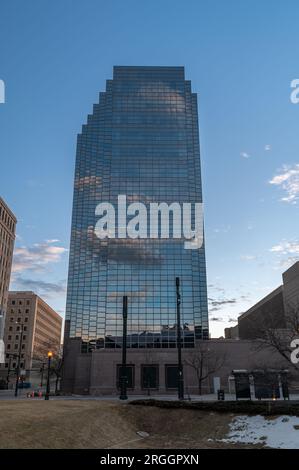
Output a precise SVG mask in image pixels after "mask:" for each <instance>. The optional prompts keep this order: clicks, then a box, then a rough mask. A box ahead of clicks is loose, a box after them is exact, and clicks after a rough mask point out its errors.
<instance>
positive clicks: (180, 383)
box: [175, 277, 184, 400]
mask: <svg viewBox="0 0 299 470" xmlns="http://www.w3.org/2000/svg"><path fill="white" fill-rule="evenodd" d="M175 285H176V314H177V348H178V399H179V400H184V376H183V364H182V343H181V294H180V278H179V277H176V278H175Z"/></svg>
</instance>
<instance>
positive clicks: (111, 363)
mask: <svg viewBox="0 0 299 470" xmlns="http://www.w3.org/2000/svg"><path fill="white" fill-rule="evenodd" d="M71 345H72V346H71V347H72V350H71V351H70V353H71V357H72V358H73V361H72V362H71V361H70V362H69V364H70V368H68V370H67V371H66V373H68V374H70V379H72V381H73V382H72V384H73V389H72V391H73V393H77V394H90V395H96V396H101V395H103V396H104V395H116V396H117V395H118V394H119V370H120V365H121V349H114V350H113V351H111V350H110V351H108V350H107V349H99V350H96V351H93V352H91V353H89V354H82V353H81V352H80V342H79V341H77V343H76V342H75V341H74V342H72V343H71ZM198 346H199V347H198ZM202 347H203V348H204V349H203V350H204V351H207V353H208V356H206V355H201V356H200V354H202V353H201V352H200V351H202ZM200 357H202V358H203V359H200V360H199V361H197V367H200V364H201V363H202V366H203V374H204V375H205V374H206V373H207V372H208V371H209V370H210V371H211V373H210V374H208V377H207V378H206V379H205V380H204V381H203V382H202V386H201V392H202V393H203V394H205V393H214V392H215V391H216V390H215V389H214V378H218V380H219V382H218V383H219V385H220V387H221V388H222V389H224V390H225V391H226V392H229V391H232V390H231V387H230V385H231V379H232V370H234V369H238V370H240V369H242V370H249V371H250V370H255V369H261V368H265V369H266V368H273V369H276V370H278V369H284V368H287V367H288V364H287V363H286V361H283V360H282V359H281V357H280V356H279V355H278V354H277V353H273V351H269V350H268V349H264V350H261V349H260V348H259V347H258V344H257V343H255V342H254V341H252V340H233V339H232V340H224V339H222V340H221V339H210V340H208V341H204V342H203V341H201V342H199V343H198V345H197V346H195V348H194V349H188V350H187V349H184V350H183V351H182V359H183V369H184V393H185V396H186V397H188V395H196V394H198V393H199V383H198V380H197V370H196V368H194V367H193V366H192V364H196V361H194V359H198V358H200ZM215 361H218V365H219V368H217V367H216V370H214V364H215ZM127 367H128V394H129V395H140V394H144V395H147V394H155V395H165V394H167V395H169V394H173V395H176V394H177V350H176V349H174V350H166V349H165V350H161V351H157V350H154V349H152V350H140V349H139V350H136V349H135V350H134V349H131V350H128V352H127ZM213 370H214V371H213ZM66 379H67V377H66ZM298 385H299V384H298V382H297V381H294V382H293V383H292V384H291V387H290V389H291V392H296V391H298Z"/></svg>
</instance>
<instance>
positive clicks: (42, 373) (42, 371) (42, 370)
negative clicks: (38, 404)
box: [40, 362, 45, 388]
mask: <svg viewBox="0 0 299 470" xmlns="http://www.w3.org/2000/svg"><path fill="white" fill-rule="evenodd" d="M44 370H45V363H44V362H43V363H42V366H41V370H40V373H41V378H40V387H41V388H43V385H44Z"/></svg>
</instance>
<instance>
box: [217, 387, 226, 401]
mask: <svg viewBox="0 0 299 470" xmlns="http://www.w3.org/2000/svg"><path fill="white" fill-rule="evenodd" d="M217 395H218V400H224V399H225V395H224V390H222V389H220V390H218V392H217Z"/></svg>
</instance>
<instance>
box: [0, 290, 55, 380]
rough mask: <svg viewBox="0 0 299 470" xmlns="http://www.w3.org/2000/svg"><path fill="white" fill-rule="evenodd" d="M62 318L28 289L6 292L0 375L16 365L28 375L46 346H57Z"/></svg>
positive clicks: (50, 347)
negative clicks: (3, 345) (3, 360)
mask: <svg viewBox="0 0 299 470" xmlns="http://www.w3.org/2000/svg"><path fill="white" fill-rule="evenodd" d="M61 329H62V318H61V316H60V315H59V314H58V313H57V312H55V310H53V309H52V308H51V307H50V306H49V305H48V304H47V303H46V302H45V301H44V300H43V299H41V298H40V297H39V296H38V295H36V294H35V293H34V292H31V291H15V292H9V295H8V304H7V315H6V321H5V329H4V343H5V364H2V365H1V366H0V375H1V376H2V378H3V377H5V376H7V375H8V376H9V374H10V371H13V370H14V369H16V368H17V367H18V360H19V354H20V369H21V370H23V371H26V376H27V378H28V377H29V376H30V372H31V369H32V364H33V362H34V361H35V360H36V361H37V362H43V361H46V359H47V353H48V351H49V350H51V351H52V352H53V354H54V355H55V354H58V353H59V351H60V348H61Z"/></svg>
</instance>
